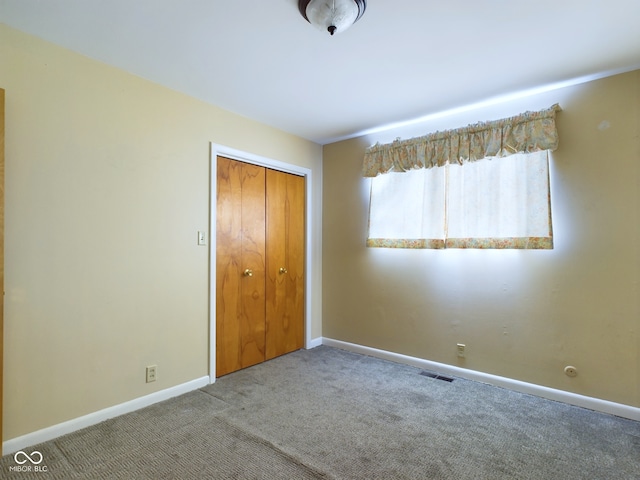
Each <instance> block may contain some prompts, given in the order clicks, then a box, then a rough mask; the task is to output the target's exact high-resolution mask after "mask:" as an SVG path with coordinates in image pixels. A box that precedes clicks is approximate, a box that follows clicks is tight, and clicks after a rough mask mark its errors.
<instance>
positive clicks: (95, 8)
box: [0, 0, 640, 144]
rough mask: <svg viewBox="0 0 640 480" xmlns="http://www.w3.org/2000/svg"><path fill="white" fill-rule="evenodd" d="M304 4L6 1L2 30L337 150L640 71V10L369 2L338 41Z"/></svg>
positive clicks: (564, 2)
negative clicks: (306, 13) (580, 81)
mask: <svg viewBox="0 0 640 480" xmlns="http://www.w3.org/2000/svg"><path fill="white" fill-rule="evenodd" d="M297 3H298V2H297V0H46V1H44V0H0V22H2V23H5V24H7V25H9V26H11V27H14V28H17V29H19V30H23V31H25V32H28V33H31V34H34V35H36V36H39V37H41V38H43V39H45V40H48V41H51V42H53V43H56V44H59V45H62V46H64V47H67V48H69V49H71V50H74V51H77V52H80V53H82V54H84V55H86V56H88V57H91V58H95V59H97V60H100V61H103V62H105V63H108V64H111V65H115V66H117V67H119V68H122V69H124V70H127V71H129V72H132V73H134V74H136V75H139V76H141V77H144V78H147V79H149V80H152V81H154V82H156V83H159V84H161V85H165V86H167V87H169V88H172V89H174V90H178V91H181V92H184V93H186V94H189V95H191V96H193V97H196V98H199V99H201V100H204V101H206V102H209V103H211V104H214V105H218V106H220V107H222V108H224V109H227V110H230V111H233V112H236V113H238V114H241V115H243V116H246V117H249V118H252V119H255V120H257V121H260V122H263V123H266V124H268V125H272V126H274V127H277V128H279V129H282V130H285V131H287V132H291V133H294V134H297V135H299V136H301V137H304V138H307V139H309V140H313V141H315V142H318V143H321V144H325V143H330V142H332V141H335V140H338V139H342V138H347V137H350V136H354V135H356V134H358V133H361V132H363V131H366V130H369V129H374V128H376V127H380V126H382V125H385V124H389V123H392V122H399V121H406V120H410V119H414V118H419V117H423V116H426V115H429V114H432V113H436V112H440V111H443V110H449V109H452V108H456V107H461V106H464V105H468V104H471V103H476V102H479V101H484V100H487V99H491V98H494V97H497V96H500V95H503V94H506V93H515V92H519V91H523V90H528V89H531V88H535V87H538V86H542V85H547V84H550V83H555V82H559V81H567V80H570V79H574V78H578V77H584V76H588V75H602V74H603V73H613V72H621V71H627V70H633V69H636V68H640V0H529V1H525V0H369V2H367V9H366V12H365V14H364V16H363V17H362V19H361V20H360V21H359V22H357V23H356V24H355V25H353V26H352V27H351V28H350V29H349V30H347V31H345V32H343V33H342V34H336V35H335V36H334V37H331V36H329V35H328V34H327V33H325V32H321V31H320V30H316V29H315V28H314V27H312V26H311V25H309V24H308V23H307V22H306V21H305V20H304V19H303V17H302V16H301V15H300V13H299V12H298V6H297Z"/></svg>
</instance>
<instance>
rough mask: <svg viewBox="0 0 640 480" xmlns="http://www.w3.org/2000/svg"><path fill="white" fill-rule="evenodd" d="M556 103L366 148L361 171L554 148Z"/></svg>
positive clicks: (372, 172) (403, 168) (428, 165)
mask: <svg viewBox="0 0 640 480" xmlns="http://www.w3.org/2000/svg"><path fill="white" fill-rule="evenodd" d="M560 110H561V109H560V106H559V105H558V104H556V105H553V106H552V107H549V108H548V109H546V110H541V111H539V112H525V113H523V114H520V115H517V116H515V117H510V118H504V119H502V120H496V121H492V122H481V123H476V124H474V125H469V126H467V127H463V128H458V129H455V130H446V131H443V132H435V133H430V134H428V135H425V136H422V137H417V138H411V139H408V140H400V139H398V140H396V141H394V142H392V143H388V144H385V145H381V144H379V143H377V144H375V145H374V146H372V147H370V148H368V149H367V151H366V152H365V155H364V165H363V175H364V176H365V177H375V176H376V175H379V174H381V173H387V172H406V171H407V170H412V169H417V168H432V167H436V166H444V165H445V164H447V163H458V164H463V163H466V162H474V161H476V160H482V159H483V158H487V157H506V156H508V155H513V154H516V153H530V152H537V151H540V150H555V149H556V148H557V147H558V132H557V130H556V121H555V117H556V112H559V111H560Z"/></svg>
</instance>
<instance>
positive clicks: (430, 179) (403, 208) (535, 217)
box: [363, 105, 560, 249]
mask: <svg viewBox="0 0 640 480" xmlns="http://www.w3.org/2000/svg"><path fill="white" fill-rule="evenodd" d="M557 111H560V107H559V106H558V105H554V106H552V107H551V108H549V109H547V110H542V111H540V112H526V113H524V114H521V115H518V116H516V117H512V118H507V119H503V120H498V121H494V122H486V123H478V124H476V125H469V126H468V127H465V128H461V129H457V130H450V131H445V132H436V133H433V134H429V135H426V136H424V137H419V138H415V139H410V140H405V141H402V140H396V141H395V142H393V143H392V144H388V145H379V144H377V145H374V146H373V147H371V148H369V149H368V150H367V152H366V154H365V161H364V166H363V171H364V176H366V177H373V178H372V180H371V201H370V206H369V235H368V239H367V246H370V247H395V248H535V249H550V248H553V233H552V232H553V229H552V225H551V196H550V186H549V151H551V150H554V149H555V148H556V147H557V144H558V137H557V131H556V127H555V114H556V112H557Z"/></svg>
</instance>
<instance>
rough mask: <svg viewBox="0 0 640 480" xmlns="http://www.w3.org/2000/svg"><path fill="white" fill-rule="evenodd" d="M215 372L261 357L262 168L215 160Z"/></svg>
mask: <svg viewBox="0 0 640 480" xmlns="http://www.w3.org/2000/svg"><path fill="white" fill-rule="evenodd" d="M217 164H218V168H217V207H216V212H217V217H216V218H217V221H216V282H217V287H216V376H221V375H225V374H227V373H230V372H233V371H236V370H239V369H241V368H245V367H249V366H251V365H255V364H256V363H260V362H263V361H264V358H265V169H264V168H262V167H258V166H255V165H249V164H246V163H242V162H237V161H235V160H230V159H228V158H224V157H218V158H217Z"/></svg>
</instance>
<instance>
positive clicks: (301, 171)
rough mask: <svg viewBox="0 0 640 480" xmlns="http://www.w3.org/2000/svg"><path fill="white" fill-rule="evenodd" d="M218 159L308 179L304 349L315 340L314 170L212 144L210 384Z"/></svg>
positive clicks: (213, 365) (213, 369)
mask: <svg viewBox="0 0 640 480" xmlns="http://www.w3.org/2000/svg"><path fill="white" fill-rule="evenodd" d="M218 156H221V157H227V158H230V159H232V160H238V161H240V162H244V163H249V164H252V165H258V166H261V167H266V168H270V169H272V170H278V171H280V172H285V173H291V174H294V175H299V176H301V177H304V179H305V266H304V269H305V279H304V285H305V287H304V289H305V296H304V347H305V348H306V349H309V348H312V346H313V342H312V339H311V294H310V292H312V291H313V290H312V277H313V276H312V263H311V254H312V252H313V248H312V241H311V239H312V236H311V225H313V222H312V214H311V212H312V210H311V198H312V191H311V185H312V182H311V169H309V168H305V167H300V166H298V165H293V164H290V163H285V162H281V161H278V160H273V159H271V158H266V157H262V156H260V155H254V154H252V153H248V152H243V151H241V150H237V149H235V148H231V147H227V146H224V145H219V144H215V143H212V144H211V165H210V169H209V172H210V185H211V195H210V198H209V202H210V205H209V383H214V382H215V381H216V231H215V229H216V220H217V219H216V210H217V208H216V207H217V203H216V202H217V193H218V190H217V171H218Z"/></svg>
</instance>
